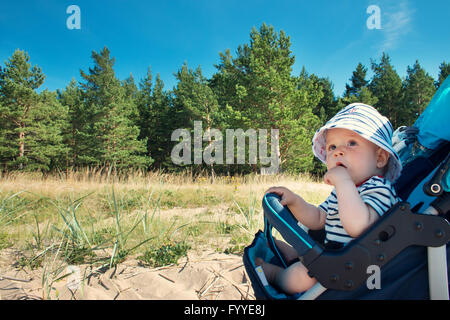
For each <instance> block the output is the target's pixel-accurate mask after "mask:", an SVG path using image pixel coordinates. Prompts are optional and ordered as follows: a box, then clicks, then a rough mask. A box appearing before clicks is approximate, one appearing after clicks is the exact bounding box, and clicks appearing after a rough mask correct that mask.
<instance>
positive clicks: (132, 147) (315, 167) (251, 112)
mask: <svg viewBox="0 0 450 320" xmlns="http://www.w3.org/2000/svg"><path fill="white" fill-rule="evenodd" d="M290 46H291V43H290V38H289V36H288V35H286V34H285V32H284V31H282V30H281V31H280V32H276V31H275V30H274V28H273V27H272V26H267V25H266V24H263V25H262V26H261V27H260V28H259V29H257V28H253V29H252V31H251V33H250V41H249V43H244V44H242V45H239V46H238V48H237V50H236V53H235V55H234V56H233V55H231V53H230V50H229V49H228V50H226V51H225V52H221V53H220V54H219V63H218V64H217V65H215V67H216V69H217V70H216V72H215V73H214V74H213V75H212V76H211V78H210V79H208V78H206V77H205V76H204V75H203V74H202V70H201V68H200V67H197V68H196V69H192V68H190V67H189V66H188V65H187V63H185V64H183V65H182V66H181V68H180V69H179V70H178V71H177V72H176V73H175V77H176V79H177V83H176V86H175V87H174V88H173V89H171V90H167V89H165V88H164V83H163V81H162V80H161V79H160V77H159V74H157V75H156V77H154V75H153V73H152V70H151V68H150V67H149V68H148V71H147V75H146V77H145V78H144V79H142V80H141V81H139V83H136V82H135V79H134V78H133V76H132V75H130V77H129V78H127V79H124V80H120V79H118V78H117V77H116V75H115V72H114V63H115V59H114V57H113V56H112V55H111V52H110V50H109V49H108V48H107V47H105V48H103V50H101V51H99V52H96V51H93V52H92V60H93V66H92V67H91V68H89V70H87V71H83V70H80V74H81V78H82V80H81V81H80V82H78V83H77V82H76V81H75V80H74V79H72V81H71V82H70V83H69V84H68V85H67V86H66V88H64V89H61V90H56V91H55V92H51V91H49V90H44V91H42V92H40V93H38V92H37V89H38V88H39V87H40V86H41V85H42V84H43V83H44V80H45V74H44V73H43V71H42V69H41V68H40V67H38V66H33V67H32V66H31V64H30V62H29V60H30V57H29V55H28V54H27V53H26V52H24V51H21V50H19V49H17V50H16V51H15V52H14V53H13V54H12V56H11V57H10V58H9V59H8V60H7V61H5V63H4V65H3V66H0V172H3V173H7V172H10V171H14V170H23V171H41V172H42V173H43V174H44V176H45V175H48V174H49V173H52V172H65V171H66V170H79V169H80V168H85V167H96V168H99V167H102V168H104V169H105V171H110V170H119V171H127V170H136V169H141V170H163V171H168V172H170V171H179V170H184V169H186V167H188V168H190V169H191V170H193V171H200V170H211V172H214V173H216V174H231V175H232V174H235V173H239V174H246V173H251V172H255V173H256V172H259V169H260V167H261V164H260V163H257V164H245V165H238V164H214V166H213V168H212V167H211V166H210V165H206V164H205V163H202V164H190V165H181V166H180V165H175V164H174V163H173V161H172V160H171V150H172V148H173V147H174V145H176V144H177V143H178V142H177V141H172V140H171V134H172V132H173V131H174V130H175V129H178V128H186V129H189V130H191V131H193V128H194V124H193V123H194V121H202V127H203V130H204V131H208V130H210V129H211V128H215V129H218V130H220V131H222V132H225V130H226V129H228V128H232V129H237V128H241V129H243V130H247V129H250V128H253V129H255V130H257V129H268V131H269V135H270V129H278V130H279V150H278V152H279V158H280V169H281V170H282V171H283V172H291V173H298V172H306V173H312V174H320V173H323V170H324V168H323V166H322V165H321V164H320V163H319V162H318V161H317V160H315V159H314V156H313V154H312V150H311V139H312V136H313V134H314V132H315V131H316V130H317V129H318V128H319V127H320V126H321V125H322V124H323V123H325V122H326V121H327V120H328V119H330V118H331V117H332V116H333V115H334V114H335V113H336V112H337V111H338V110H340V109H341V108H342V107H344V106H345V105H347V104H349V103H352V102H363V103H367V104H370V105H373V106H374V107H376V108H377V109H378V110H379V111H380V112H381V113H382V114H383V115H385V116H387V117H388V118H389V119H390V120H391V122H392V124H393V126H394V129H395V128H397V127H399V126H401V125H412V124H413V123H414V121H415V120H416V119H417V117H418V115H420V113H421V112H422V111H423V110H424V109H425V107H426V106H427V105H428V103H429V102H430V100H431V98H432V96H433V94H434V93H435V91H436V90H437V88H438V87H439V86H440V84H441V83H442V82H443V81H444V80H445V78H446V77H447V76H448V75H449V74H450V64H449V63H446V62H445V61H444V62H442V63H441V65H440V66H439V75H438V78H437V79H433V77H431V76H430V75H429V74H428V73H427V72H426V70H424V68H422V67H421V65H420V63H419V61H418V60H416V61H415V63H414V64H413V65H412V66H408V68H407V70H406V71H407V75H406V78H404V79H401V78H400V76H399V75H398V74H397V72H396V70H395V68H394V66H393V65H392V63H391V60H390V57H389V55H388V54H387V53H383V54H382V56H381V57H380V58H379V59H372V60H371V64H370V66H364V65H363V64H361V63H359V64H358V65H357V66H356V68H355V70H354V71H353V72H349V76H350V78H349V82H348V83H347V84H346V89H345V93H344V94H343V95H342V96H339V97H337V96H336V95H335V94H334V92H333V84H332V83H331V81H330V80H329V79H328V78H324V77H318V76H317V75H315V74H313V73H308V72H307V70H306V68H305V67H303V69H302V70H301V72H300V74H298V75H293V74H292V70H293V65H294V62H295V57H294V55H293V54H292V51H291V50H290ZM369 68H370V70H371V71H372V73H373V76H372V78H371V79H368V76H367V72H368V70H369ZM268 141H270V136H269V138H268ZM208 143H210V142H208V141H205V142H203V144H204V146H206V145H207V144H208ZM268 149H269V150H270V148H268ZM246 150H248V149H246ZM247 152H248V151H247ZM246 163H248V162H246Z"/></svg>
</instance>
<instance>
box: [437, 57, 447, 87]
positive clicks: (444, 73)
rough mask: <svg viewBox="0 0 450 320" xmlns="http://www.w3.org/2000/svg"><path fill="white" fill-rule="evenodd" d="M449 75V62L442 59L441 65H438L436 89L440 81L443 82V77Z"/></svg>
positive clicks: (445, 77)
mask: <svg viewBox="0 0 450 320" xmlns="http://www.w3.org/2000/svg"><path fill="white" fill-rule="evenodd" d="M449 75H450V63H446V62H445V61H443V62H442V63H441V65H440V66H439V76H438V80H437V81H436V83H435V85H436V89H438V88H439V87H440V86H441V84H442V82H444V80H445V79H447V77H448V76H449Z"/></svg>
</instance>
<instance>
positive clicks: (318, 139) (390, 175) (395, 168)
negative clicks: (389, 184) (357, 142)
mask: <svg viewBox="0 0 450 320" xmlns="http://www.w3.org/2000/svg"><path fill="white" fill-rule="evenodd" d="M334 128H339V129H347V130H351V131H353V132H355V133H357V134H359V135H360V136H361V137H363V138H364V139H366V140H368V141H370V142H372V143H374V144H375V145H377V146H378V147H380V148H382V149H384V150H386V151H387V152H388V153H389V154H390V157H389V161H388V164H387V166H388V168H387V171H386V174H385V177H386V179H388V180H390V181H395V180H396V179H397V178H398V177H399V176H400V173H401V170H402V164H401V161H400V157H399V156H398V154H397V153H396V152H395V150H394V149H393V148H392V146H390V145H388V144H387V143H383V142H384V141H380V140H378V139H376V138H374V137H373V136H368V135H367V134H365V133H364V132H360V131H358V130H355V129H354V126H351V125H346V124H339V123H327V124H325V125H324V126H323V127H322V128H320V129H319V130H318V131H317V132H316V133H315V134H314V137H313V139H312V150H313V153H314V156H316V157H317V158H318V159H319V160H320V161H322V162H323V163H326V132H327V130H330V129H334Z"/></svg>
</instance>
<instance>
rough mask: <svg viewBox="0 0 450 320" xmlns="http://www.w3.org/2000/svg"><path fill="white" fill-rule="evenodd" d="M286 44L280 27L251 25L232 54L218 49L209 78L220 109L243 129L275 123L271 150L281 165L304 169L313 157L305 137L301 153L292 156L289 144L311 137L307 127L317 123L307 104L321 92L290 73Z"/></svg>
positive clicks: (290, 59) (269, 126)
mask: <svg viewBox="0 0 450 320" xmlns="http://www.w3.org/2000/svg"><path fill="white" fill-rule="evenodd" d="M290 45H291V44H290V38H289V37H288V36H287V35H286V34H285V33H284V32H283V31H280V32H279V33H277V32H275V30H274V28H273V27H272V26H267V25H266V24H263V25H262V26H261V27H260V28H259V30H257V29H256V28H253V29H252V31H251V33H250V43H249V44H243V45H240V46H239V47H238V49H237V57H236V58H234V59H233V58H232V57H231V55H230V53H229V51H226V53H225V54H221V56H220V57H221V64H219V65H218V66H216V67H217V68H218V73H217V74H216V75H214V76H213V79H212V83H213V88H214V91H215V92H218V101H219V105H220V110H222V111H225V110H230V111H231V114H232V115H233V116H232V117H230V120H232V121H233V123H234V124H236V125H239V127H240V128H242V129H243V130H246V129H248V128H253V129H256V130H257V129H267V130H268V133H269V134H270V129H278V130H279V134H280V137H279V149H278V150H277V151H276V153H277V155H279V159H280V163H281V164H282V166H283V168H284V169H285V170H306V169H305V168H307V167H308V163H311V160H312V158H313V156H312V152H311V151H310V149H311V148H310V143H309V147H308V148H307V149H305V150H309V151H306V153H305V156H304V157H303V154H300V155H299V154H297V155H295V158H294V157H293V153H294V152H293V151H292V150H294V149H295V148H296V147H298V146H300V145H302V146H303V145H304V144H303V142H306V141H307V140H308V139H309V138H312V135H311V134H312V133H311V128H312V127H315V126H317V123H318V118H317V117H316V116H315V115H314V114H313V113H312V109H313V106H315V105H316V104H317V103H318V102H319V100H320V98H321V97H322V96H323V93H322V92H320V90H317V89H318V85H314V83H313V82H311V81H309V78H308V77H299V78H296V77H293V76H292V75H291V73H292V66H293V64H294V62H295V58H294V56H293V55H292V52H291V50H290ZM314 90H316V91H318V94H317V95H314V93H315V91H314ZM223 113H225V112H223ZM224 119H226V117H224ZM313 120H314V121H313ZM311 121H313V122H314V123H316V125H312V123H311ZM308 126H309V127H308ZM305 128H309V129H305ZM267 141H270V138H269V137H268V140H267ZM298 156H299V157H298ZM291 160H292V161H291ZM302 163H303V164H305V166H303V165H302ZM255 169H256V166H254V167H253V170H255Z"/></svg>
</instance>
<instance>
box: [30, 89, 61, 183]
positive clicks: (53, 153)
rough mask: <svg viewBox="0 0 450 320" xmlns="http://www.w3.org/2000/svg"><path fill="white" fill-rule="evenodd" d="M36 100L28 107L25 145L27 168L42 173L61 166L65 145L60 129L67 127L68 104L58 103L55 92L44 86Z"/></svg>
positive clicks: (59, 168) (46, 173)
mask: <svg viewBox="0 0 450 320" xmlns="http://www.w3.org/2000/svg"><path fill="white" fill-rule="evenodd" d="M39 97H40V101H39V104H38V106H37V107H36V108H34V109H33V110H32V118H33V122H32V123H30V125H29V126H28V128H27V136H28V139H27V147H26V149H25V151H26V153H27V158H28V159H29V164H28V166H27V169H28V170H31V171H35V170H40V171H41V172H42V174H43V175H44V177H46V176H47V175H48V174H49V173H50V172H51V171H55V170H59V171H61V170H64V169H65V167H66V165H67V164H66V163H67V157H68V156H69V150H70V149H69V147H68V146H67V145H66V144H64V141H63V132H66V131H67V127H68V121H67V120H68V108H67V107H65V106H63V105H61V103H60V102H59V101H58V99H57V94H56V92H49V91H48V90H44V91H43V92H42V93H41V94H40V95H39Z"/></svg>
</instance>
